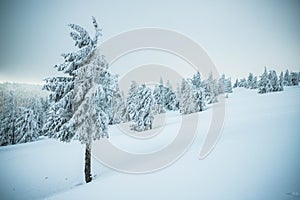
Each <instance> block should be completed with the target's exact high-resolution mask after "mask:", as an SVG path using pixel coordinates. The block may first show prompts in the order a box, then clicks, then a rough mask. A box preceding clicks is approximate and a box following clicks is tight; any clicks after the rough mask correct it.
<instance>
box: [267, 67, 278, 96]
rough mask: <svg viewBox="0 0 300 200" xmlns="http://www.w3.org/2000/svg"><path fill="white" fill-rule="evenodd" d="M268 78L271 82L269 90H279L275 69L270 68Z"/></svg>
mask: <svg viewBox="0 0 300 200" xmlns="http://www.w3.org/2000/svg"><path fill="white" fill-rule="evenodd" d="M268 79H269V81H270V83H271V86H272V89H271V92H277V91H279V81H278V77H277V74H276V71H275V70H271V71H270V72H269V74H268Z"/></svg>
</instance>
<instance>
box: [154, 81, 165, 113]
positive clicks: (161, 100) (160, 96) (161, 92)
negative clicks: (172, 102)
mask: <svg viewBox="0 0 300 200" xmlns="http://www.w3.org/2000/svg"><path fill="white" fill-rule="evenodd" d="M165 93H166V88H165V87H164V86H163V85H162V84H159V85H156V86H155V88H154V91H153V96H154V100H155V105H154V107H155V108H154V110H155V111H154V112H155V114H159V113H165V112H166V109H165V103H166V102H165V95H166V94H165Z"/></svg>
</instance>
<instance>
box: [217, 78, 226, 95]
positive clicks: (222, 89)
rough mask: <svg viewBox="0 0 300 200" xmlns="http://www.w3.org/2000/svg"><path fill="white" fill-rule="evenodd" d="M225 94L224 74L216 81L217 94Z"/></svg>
mask: <svg viewBox="0 0 300 200" xmlns="http://www.w3.org/2000/svg"><path fill="white" fill-rule="evenodd" d="M224 93H225V74H222V76H221V78H220V79H219V81H218V94H224Z"/></svg>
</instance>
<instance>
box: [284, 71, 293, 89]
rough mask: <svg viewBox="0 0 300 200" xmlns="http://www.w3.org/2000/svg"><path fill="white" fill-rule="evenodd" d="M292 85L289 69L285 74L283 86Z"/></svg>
mask: <svg viewBox="0 0 300 200" xmlns="http://www.w3.org/2000/svg"><path fill="white" fill-rule="evenodd" d="M291 84H292V83H291V77H290V72H289V70H288V69H287V70H286V71H285V74H284V78H283V85H284V86H290V85H291Z"/></svg>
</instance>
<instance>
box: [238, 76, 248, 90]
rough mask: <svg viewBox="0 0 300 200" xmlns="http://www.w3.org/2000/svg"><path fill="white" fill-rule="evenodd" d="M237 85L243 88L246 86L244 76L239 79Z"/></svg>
mask: <svg viewBox="0 0 300 200" xmlns="http://www.w3.org/2000/svg"><path fill="white" fill-rule="evenodd" d="M239 87H243V88H247V87H248V84H247V80H246V79H245V78H242V79H240V81H239Z"/></svg>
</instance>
